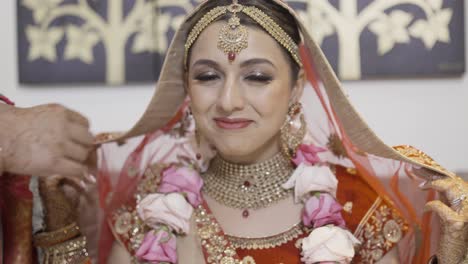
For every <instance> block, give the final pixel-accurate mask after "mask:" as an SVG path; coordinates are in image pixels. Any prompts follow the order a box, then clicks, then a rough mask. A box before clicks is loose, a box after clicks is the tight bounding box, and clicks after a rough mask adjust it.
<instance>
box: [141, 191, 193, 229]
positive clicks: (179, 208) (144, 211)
mask: <svg viewBox="0 0 468 264" xmlns="http://www.w3.org/2000/svg"><path fill="white" fill-rule="evenodd" d="M137 211H138V215H139V216H140V218H141V219H142V220H143V221H144V222H145V224H147V225H148V226H150V227H152V228H157V227H158V225H160V224H166V225H168V226H169V227H171V228H172V229H173V230H174V231H175V232H177V233H179V234H187V233H188V232H189V226H190V217H191V216H192V213H193V207H192V206H191V205H190V204H189V203H188V202H187V200H186V199H185V198H184V196H183V195H182V194H180V193H169V194H160V193H154V194H149V195H148V196H146V197H145V198H144V199H143V200H142V201H141V202H140V203H139V204H138V206H137Z"/></svg>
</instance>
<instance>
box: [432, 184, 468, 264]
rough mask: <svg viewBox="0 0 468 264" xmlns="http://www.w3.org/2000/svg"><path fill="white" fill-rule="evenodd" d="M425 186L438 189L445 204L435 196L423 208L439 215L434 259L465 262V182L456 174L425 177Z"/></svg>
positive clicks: (444, 263) (452, 263)
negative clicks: (438, 231)
mask: <svg viewBox="0 0 468 264" xmlns="http://www.w3.org/2000/svg"><path fill="white" fill-rule="evenodd" d="M424 187H425V188H432V189H434V190H436V191H438V192H439V193H440V194H441V195H442V198H443V199H444V200H446V201H448V203H447V204H445V203H443V202H442V201H439V200H435V201H431V202H429V203H428V204H427V205H426V207H425V210H426V211H433V212H435V213H436V214H437V215H438V216H439V219H440V224H441V237H440V240H439V246H438V249H437V252H436V256H437V259H438V263H441V264H455V263H467V262H468V259H467V255H468V182H466V181H464V180H463V179H461V178H459V177H455V178H448V177H447V178H444V179H439V180H434V181H429V182H427V183H426V184H425V185H424Z"/></svg>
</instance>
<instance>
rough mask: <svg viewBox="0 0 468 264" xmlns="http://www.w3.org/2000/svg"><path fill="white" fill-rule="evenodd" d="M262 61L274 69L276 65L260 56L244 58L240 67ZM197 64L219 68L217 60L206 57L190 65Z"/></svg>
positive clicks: (261, 62)
mask: <svg viewBox="0 0 468 264" xmlns="http://www.w3.org/2000/svg"><path fill="white" fill-rule="evenodd" d="M263 63H266V64H269V65H271V66H272V67H273V68H275V69H276V66H275V65H274V64H273V63H272V62H271V61H270V60H267V59H262V58H254V59H250V60H246V61H244V62H242V63H241V65H240V67H241V68H243V67H247V66H250V65H253V64H263ZM197 65H206V66H210V67H213V68H219V64H218V63H217V62H215V61H213V60H208V59H200V60H197V61H196V62H195V63H194V64H193V65H192V67H195V66H197Z"/></svg>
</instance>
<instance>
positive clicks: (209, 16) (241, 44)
mask: <svg viewBox="0 0 468 264" xmlns="http://www.w3.org/2000/svg"><path fill="white" fill-rule="evenodd" d="M227 12H231V13H233V17H232V18H231V19H229V22H228V26H234V28H229V29H228V28H227V26H225V27H223V29H226V30H225V31H223V29H222V30H221V32H220V38H219V41H218V47H220V48H221V49H222V50H223V51H225V52H226V51H227V53H228V54H229V52H235V53H238V52H240V51H241V50H242V49H245V48H246V47H247V46H246V45H247V42H246V38H247V30H245V31H244V30H243V29H242V28H244V26H241V25H240V21H238V19H239V18H238V17H237V13H240V12H242V13H244V14H245V15H247V16H249V17H250V18H251V19H253V20H254V21H255V22H257V23H258V24H259V25H260V26H261V27H262V28H263V29H264V30H265V31H266V32H268V34H270V36H272V37H273V38H274V39H275V40H276V41H277V42H278V43H279V44H280V45H281V46H283V47H284V48H285V49H286V50H287V51H288V52H289V53H290V54H291V56H292V57H293V59H294V61H295V62H296V63H297V64H298V65H299V66H301V67H302V62H301V59H300V55H299V48H298V46H297V44H296V43H295V42H294V40H293V39H292V38H291V37H290V36H289V35H288V34H287V33H286V32H285V31H284V30H283V29H282V28H281V27H280V26H279V25H278V24H277V23H276V22H275V21H274V20H273V19H272V18H271V17H269V16H268V15H267V14H265V13H264V12H263V11H262V10H260V9H258V8H257V7H254V6H243V5H241V4H238V3H237V1H236V0H235V1H233V4H231V5H228V6H218V7H215V8H213V9H212V10H210V11H209V12H208V13H206V14H205V15H204V16H203V17H202V18H201V19H200V20H199V21H198V22H197V23H196V24H195V26H194V27H193V28H192V30H191V31H190V33H189V35H188V37H187V41H186V43H185V56H184V65H185V66H187V60H188V53H189V51H190V48H191V47H192V45H193V44H194V43H195V41H196V40H197V39H198V37H199V36H200V34H201V33H202V32H203V30H205V29H206V28H207V27H208V26H209V25H210V24H211V23H213V22H214V21H215V20H216V19H217V18H219V17H220V16H223V15H225V14H226V13H227ZM235 53H233V54H234V55H235ZM231 58H232V55H231V57H230V58H229V59H231ZM233 59H235V56H234V58H233Z"/></svg>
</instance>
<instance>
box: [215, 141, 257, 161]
mask: <svg viewBox="0 0 468 264" xmlns="http://www.w3.org/2000/svg"><path fill="white" fill-rule="evenodd" d="M249 143H250V142H245V141H242V142H226V141H224V142H220V140H219V141H218V142H215V144H214V145H215V147H216V149H217V151H218V153H219V154H220V155H221V156H222V157H224V158H227V159H229V158H235V159H236V160H242V157H248V156H250V155H252V153H254V152H255V150H256V148H255V146H254V145H253V144H249Z"/></svg>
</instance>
